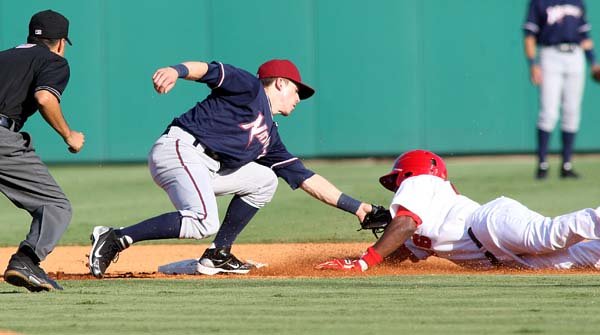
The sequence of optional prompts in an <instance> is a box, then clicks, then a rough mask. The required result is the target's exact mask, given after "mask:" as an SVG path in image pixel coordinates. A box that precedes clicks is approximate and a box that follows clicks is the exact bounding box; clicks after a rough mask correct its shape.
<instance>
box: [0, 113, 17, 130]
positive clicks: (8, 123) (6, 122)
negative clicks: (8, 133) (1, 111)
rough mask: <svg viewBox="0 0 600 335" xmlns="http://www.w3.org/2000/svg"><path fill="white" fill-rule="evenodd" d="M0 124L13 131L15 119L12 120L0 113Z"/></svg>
mask: <svg viewBox="0 0 600 335" xmlns="http://www.w3.org/2000/svg"><path fill="white" fill-rule="evenodd" d="M0 126H2V127H4V128H6V129H8V130H12V131H14V130H15V128H14V126H15V121H13V119H11V118H9V117H7V116H4V115H0Z"/></svg>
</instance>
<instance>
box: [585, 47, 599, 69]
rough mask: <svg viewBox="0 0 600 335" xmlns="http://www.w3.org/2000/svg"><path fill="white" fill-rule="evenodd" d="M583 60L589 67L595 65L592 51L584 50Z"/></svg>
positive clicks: (594, 56)
mask: <svg viewBox="0 0 600 335" xmlns="http://www.w3.org/2000/svg"><path fill="white" fill-rule="evenodd" d="M585 58H586V59H587V62H588V64H589V65H594V64H596V55H595V54H594V49H590V50H585Z"/></svg>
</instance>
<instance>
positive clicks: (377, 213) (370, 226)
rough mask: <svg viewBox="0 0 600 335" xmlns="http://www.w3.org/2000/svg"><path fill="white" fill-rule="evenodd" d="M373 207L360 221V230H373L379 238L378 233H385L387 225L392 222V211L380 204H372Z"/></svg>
mask: <svg viewBox="0 0 600 335" xmlns="http://www.w3.org/2000/svg"><path fill="white" fill-rule="evenodd" d="M371 206H372V207H373V209H372V210H371V212H370V213H368V214H367V215H365V219H364V220H363V221H362V222H361V223H360V229H359V231H360V230H371V231H372V232H373V235H375V238H379V236H378V235H377V234H380V233H383V231H384V230H385V227H387V225H388V224H389V223H390V222H392V215H391V214H390V211H389V210H388V209H387V208H385V207H383V206H379V205H371Z"/></svg>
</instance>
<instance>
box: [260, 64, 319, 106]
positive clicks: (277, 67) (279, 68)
mask: <svg viewBox="0 0 600 335" xmlns="http://www.w3.org/2000/svg"><path fill="white" fill-rule="evenodd" d="M273 77H281V78H286V79H289V80H291V81H293V82H294V84H296V85H297V86H298V95H299V96H300V100H304V99H308V98H310V97H311V96H312V95H313V94H315V90H314V89H313V88H312V87H310V86H308V85H306V84H304V83H303V82H302V78H300V71H298V68H297V67H296V65H294V63H292V62H291V61H289V60H287V59H271V60H270V61H268V62H265V63H264V64H263V65H261V66H260V67H259V68H258V78H259V79H262V78H273Z"/></svg>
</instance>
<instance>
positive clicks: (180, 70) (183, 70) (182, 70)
mask: <svg viewBox="0 0 600 335" xmlns="http://www.w3.org/2000/svg"><path fill="white" fill-rule="evenodd" d="M171 67H172V68H174V69H175V71H177V77H179V78H185V77H187V76H188V74H189V73H190V70H189V69H188V68H187V66H185V65H183V64H177V65H171Z"/></svg>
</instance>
